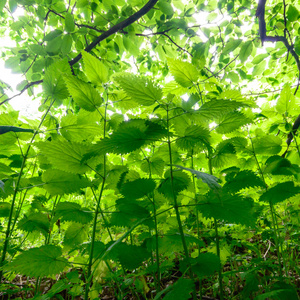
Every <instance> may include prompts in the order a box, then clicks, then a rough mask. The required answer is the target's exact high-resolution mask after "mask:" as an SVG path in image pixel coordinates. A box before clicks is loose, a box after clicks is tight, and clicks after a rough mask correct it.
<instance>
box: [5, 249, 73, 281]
mask: <svg viewBox="0 0 300 300" xmlns="http://www.w3.org/2000/svg"><path fill="white" fill-rule="evenodd" d="M61 255H62V251H61V248H60V247H58V246H53V245H45V246H41V247H37V248H32V249H29V250H27V251H24V252H23V253H21V254H20V255H19V256H17V257H16V258H15V259H14V260H13V261H12V262H11V263H9V264H8V265H6V266H5V269H6V270H9V271H14V272H16V273H20V274H24V275H27V276H33V277H38V276H51V275H57V274H59V273H61V272H62V271H63V270H64V268H65V267H67V266H68V261H67V260H66V259H65V258H64V257H62V256H61Z"/></svg>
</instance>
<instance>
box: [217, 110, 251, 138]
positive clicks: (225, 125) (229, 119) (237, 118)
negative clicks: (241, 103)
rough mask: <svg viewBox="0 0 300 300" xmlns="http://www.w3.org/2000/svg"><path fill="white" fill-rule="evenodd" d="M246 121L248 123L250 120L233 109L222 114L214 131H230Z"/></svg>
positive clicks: (223, 132)
mask: <svg viewBox="0 0 300 300" xmlns="http://www.w3.org/2000/svg"><path fill="white" fill-rule="evenodd" d="M248 123H250V120H249V119H248V118H246V116H245V115H244V114H242V113H241V112H238V111H234V112H231V113H228V114H227V115H225V116H223V117H222V118H221V119H220V120H219V121H218V126H217V128H216V132H217V133H221V134H225V133H230V132H232V131H234V130H236V129H239V128H240V127H241V126H243V125H246V124H248Z"/></svg>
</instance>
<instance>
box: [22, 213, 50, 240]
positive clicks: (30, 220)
mask: <svg viewBox="0 0 300 300" xmlns="http://www.w3.org/2000/svg"><path fill="white" fill-rule="evenodd" d="M18 228H19V229H21V230H24V231H27V232H33V231H40V232H41V233H43V234H44V235H46V234H47V233H48V232H49V228H50V223H49V219H48V217H47V215H45V214H41V213H33V214H30V215H29V216H28V217H26V216H24V218H23V219H22V220H20V221H19V222H18Z"/></svg>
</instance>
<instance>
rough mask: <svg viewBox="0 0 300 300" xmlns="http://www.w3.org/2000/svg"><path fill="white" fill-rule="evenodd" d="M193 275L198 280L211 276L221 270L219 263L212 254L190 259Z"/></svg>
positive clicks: (203, 254) (216, 257) (201, 254)
mask: <svg viewBox="0 0 300 300" xmlns="http://www.w3.org/2000/svg"><path fill="white" fill-rule="evenodd" d="M191 265H192V270H193V273H195V274H196V275H197V276H198V277H199V278H203V277H205V276H213V275H214V274H215V273H216V272H217V271H219V270H220V268H221V262H220V259H219V257H218V256H217V255H215V254H213V253H200V254H199V256H198V257H196V258H192V259H191Z"/></svg>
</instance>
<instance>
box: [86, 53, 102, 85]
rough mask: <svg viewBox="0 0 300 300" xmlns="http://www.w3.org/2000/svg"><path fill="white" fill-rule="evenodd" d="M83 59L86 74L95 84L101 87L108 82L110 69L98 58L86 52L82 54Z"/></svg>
mask: <svg viewBox="0 0 300 300" xmlns="http://www.w3.org/2000/svg"><path fill="white" fill-rule="evenodd" d="M82 58H83V63H84V71H85V74H86V76H87V78H88V79H89V80H90V81H91V82H92V83H93V84H95V85H98V86H99V85H101V84H102V83H106V82H107V81H108V69H107V67H106V66H105V65H104V64H103V63H102V62H101V61H100V60H99V59H98V58H96V57H94V56H93V55H91V54H90V53H88V52H86V51H83V52H82Z"/></svg>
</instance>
